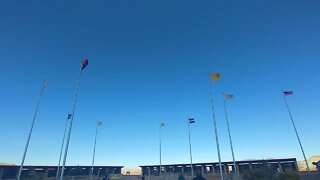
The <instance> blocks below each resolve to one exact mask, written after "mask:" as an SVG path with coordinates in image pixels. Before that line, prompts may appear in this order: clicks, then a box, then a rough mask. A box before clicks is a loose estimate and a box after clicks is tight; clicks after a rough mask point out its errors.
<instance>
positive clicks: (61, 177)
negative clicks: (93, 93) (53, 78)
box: [60, 64, 83, 180]
mask: <svg viewBox="0 0 320 180" xmlns="http://www.w3.org/2000/svg"><path fill="white" fill-rule="evenodd" d="M82 67H83V64H81V68H80V72H79V76H78V81H77V86H76V95H75V98H74V103H73V109H72V114H71V120H70V125H69V130H68V136H67V142H66V148H65V152H64V157H63V164H62V169H61V174H60V180H63V174H64V168H65V165H66V160H67V155H68V149H69V141H70V136H71V130H72V123H73V117H74V112H75V109H76V104H77V97H78V91H79V85H80V78H81V74H82V70H83V68H82Z"/></svg>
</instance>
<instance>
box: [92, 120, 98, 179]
mask: <svg viewBox="0 0 320 180" xmlns="http://www.w3.org/2000/svg"><path fill="white" fill-rule="evenodd" d="M98 126H99V121H97V127H96V135H95V137H94V146H93V156H92V166H91V174H90V179H92V176H93V166H94V157H95V155H96V144H97V134H98Z"/></svg>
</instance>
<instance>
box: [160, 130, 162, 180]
mask: <svg viewBox="0 0 320 180" xmlns="http://www.w3.org/2000/svg"><path fill="white" fill-rule="evenodd" d="M161 128H162V124H160V130H159V142H160V144H159V145H160V146H159V147H160V170H159V176H160V178H161V171H162V169H161Z"/></svg>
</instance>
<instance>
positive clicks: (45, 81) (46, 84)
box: [43, 79, 48, 88]
mask: <svg viewBox="0 0 320 180" xmlns="http://www.w3.org/2000/svg"><path fill="white" fill-rule="evenodd" d="M43 85H44V87H45V88H46V87H48V80H46V79H45V80H44V81H43Z"/></svg>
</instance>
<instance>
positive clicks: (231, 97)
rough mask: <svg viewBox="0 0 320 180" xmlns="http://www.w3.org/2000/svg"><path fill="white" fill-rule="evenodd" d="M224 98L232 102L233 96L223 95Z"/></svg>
mask: <svg viewBox="0 0 320 180" xmlns="http://www.w3.org/2000/svg"><path fill="white" fill-rule="evenodd" d="M224 96H225V97H226V99H227V100H232V99H233V98H234V95H233V94H225V95H224Z"/></svg>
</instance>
